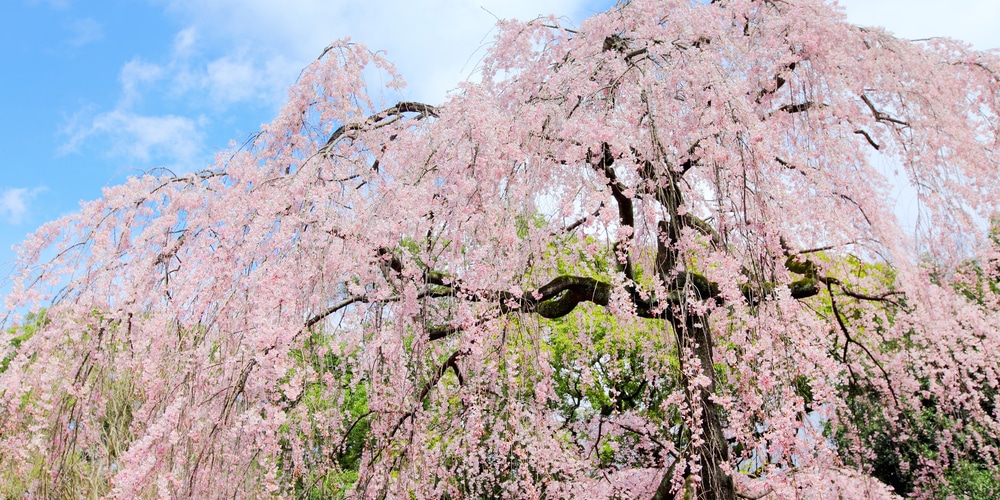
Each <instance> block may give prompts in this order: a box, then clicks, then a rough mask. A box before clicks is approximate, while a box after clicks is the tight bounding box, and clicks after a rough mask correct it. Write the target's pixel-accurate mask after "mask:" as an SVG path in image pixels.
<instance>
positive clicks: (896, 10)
mask: <svg viewBox="0 0 1000 500" xmlns="http://www.w3.org/2000/svg"><path fill="white" fill-rule="evenodd" d="M610 3H612V2H611V1H610V0H506V1H503V0H382V1H376V0H372V1H369V2H347V1H344V0H284V1H276V0H105V1H83V0H4V2H3V6H2V7H0V46H2V47H3V48H2V49H0V65H2V66H0V67H3V68H4V71H3V75H4V76H3V77H0V110H2V112H3V114H2V116H0V150H2V151H3V156H2V159H0V289H2V288H4V287H3V282H4V281H5V280H3V279H2V276H5V275H6V274H7V272H8V270H9V269H10V262H11V260H12V259H13V258H14V255H15V254H14V252H13V251H12V250H11V249H10V248H11V246H12V245H14V244H16V243H17V242H19V241H21V240H22V239H23V238H24V237H25V235H27V234H28V233H30V232H32V231H34V230H35V229H36V228H37V227H38V226H39V225H41V224H42V223H44V222H46V221H48V220H52V219H54V218H57V217H59V216H60V215H64V214H67V213H71V212H73V211H74V210H76V208H77V207H78V205H79V202H80V201H81V200H89V199H94V198H97V197H99V196H100V194H101V188H102V187H104V186H107V185H111V184H117V183H120V182H123V181H124V180H125V178H126V177H127V176H129V175H135V174H138V173H142V172H144V171H147V170H150V169H153V168H157V167H166V168H170V169H172V170H174V171H191V170H198V169H201V168H205V167H206V166H208V165H209V164H211V162H212V158H213V156H214V154H215V153H217V152H220V151H223V150H225V149H226V148H227V147H228V145H229V143H230V141H242V140H244V139H245V138H246V137H247V136H248V135H249V134H250V133H252V132H254V131H255V130H257V128H258V127H259V126H260V124H261V123H263V122H266V121H269V120H270V119H271V118H272V117H273V116H274V115H275V113H276V112H277V109H278V107H279V106H280V105H281V102H282V100H283V98H284V96H285V88H286V87H287V86H288V85H290V84H291V83H292V82H293V81H294V80H295V78H296V76H297V75H298V73H299V70H300V69H301V68H302V67H303V66H305V65H306V64H307V63H308V62H309V61H310V60H311V59H313V58H315V57H316V56H317V55H318V54H319V53H320V52H321V51H322V49H323V47H324V46H326V45H327V44H328V43H329V42H330V41H332V40H334V39H338V38H342V37H345V36H350V37H351V38H352V39H353V40H355V41H359V42H363V43H365V44H367V45H368V46H369V47H371V48H373V49H384V50H386V51H387V52H388V56H389V58H390V59H391V60H393V61H395V62H396V63H397V65H398V66H399V69H400V70H401V72H402V74H403V75H404V76H405V77H406V79H407V81H408V82H409V84H410V85H409V87H408V90H407V95H406V96H404V97H406V98H409V99H415V100H423V101H427V102H439V101H440V100H441V99H442V97H443V96H444V95H445V93H446V92H447V90H449V89H451V88H453V87H454V86H455V85H456V83H457V82H458V81H460V80H461V79H463V78H465V77H467V76H468V75H469V73H470V72H472V71H473V69H474V68H475V65H476V61H478V58H479V57H480V56H481V54H482V47H483V45H484V44H485V43H486V42H488V41H489V39H490V31H491V27H492V25H493V23H494V21H495V19H496V17H519V18H523V19H529V18H533V17H536V16H538V15H541V14H548V13H555V14H557V15H561V16H564V17H565V18H566V19H568V20H569V22H578V21H579V20H580V19H583V18H585V17H586V16H587V15H589V14H592V13H594V12H596V11H598V10H600V9H601V8H602V7H605V6H607V5H609V4H610ZM840 3H841V5H843V6H844V7H845V8H846V9H847V12H848V15H849V17H850V19H851V20H852V21H853V22H855V23H858V24H864V25H879V26H885V27H887V28H889V30H891V31H893V32H895V33H896V34H897V35H900V36H904V37H908V38H923V37H928V36H951V37H954V38H960V39H963V40H966V41H969V42H971V43H973V44H975V46H976V47H977V48H980V49H987V48H995V47H1000V32H998V30H996V26H1000V1H997V0H962V1H958V0H956V1H954V2H941V1H939V0H841V2H840Z"/></svg>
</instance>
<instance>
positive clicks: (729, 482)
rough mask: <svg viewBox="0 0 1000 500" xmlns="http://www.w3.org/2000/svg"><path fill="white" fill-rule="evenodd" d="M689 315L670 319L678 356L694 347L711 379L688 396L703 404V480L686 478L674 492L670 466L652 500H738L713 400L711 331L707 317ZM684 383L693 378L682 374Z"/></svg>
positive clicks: (701, 460) (701, 450)
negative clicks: (696, 392)
mask: <svg viewBox="0 0 1000 500" xmlns="http://www.w3.org/2000/svg"><path fill="white" fill-rule="evenodd" d="M686 318H687V319H686V321H685V320H684V319H683V318H680V317H672V318H671V321H670V323H671V326H672V327H673V328H674V331H675V332H676V335H677V342H678V349H677V351H678V355H679V356H680V355H681V354H680V353H681V351H682V349H683V347H685V346H691V347H693V351H694V353H695V355H696V356H698V360H699V361H700V363H701V370H702V374H704V375H705V376H706V377H708V379H709V380H710V381H711V383H710V384H709V385H708V387H703V388H701V389H700V390H699V391H698V392H699V394H697V395H696V396H695V395H690V396H689V399H695V398H697V399H695V400H694V401H689V403H690V404H691V405H692V406H694V405H695V404H700V406H701V411H702V415H701V417H702V420H701V434H702V439H703V440H704V444H703V445H702V446H701V448H700V449H699V450H698V453H699V462H700V464H701V472H700V476H701V481H700V483H699V484H691V483H690V482H688V481H685V484H684V486H683V487H682V489H681V490H680V491H676V492H674V493H671V491H670V487H671V481H672V479H673V472H674V468H673V467H670V468H669V469H668V470H667V472H666V473H665V474H664V476H663V479H662V480H661V481H660V485H659V486H658V487H657V490H656V494H655V495H654V496H653V500H667V499H671V498H678V499H684V500H689V499H690V500H693V499H694V498H698V499H705V500H736V487H735V484H734V483H733V478H732V477H731V476H730V475H729V474H728V473H726V471H725V470H724V469H723V464H724V463H727V462H728V461H729V443H728V442H727V441H726V436H725V434H724V433H723V430H722V414H721V410H720V408H719V405H717V404H715V403H714V402H713V401H712V400H711V396H712V394H714V393H715V388H716V376H715V365H714V364H713V362H712V333H711V331H710V330H709V328H708V316H704V315H702V316H698V315H687V317H686ZM681 363H682V365H681V366H682V367H683V363H684V361H683V357H681ZM681 382H682V383H683V384H684V385H685V386H689V384H690V380H688V379H687V377H683V376H682V380H681ZM691 396H694V397H691ZM689 488H692V489H693V490H694V492H696V495H697V496H689V495H690V493H691V492H690V490H689Z"/></svg>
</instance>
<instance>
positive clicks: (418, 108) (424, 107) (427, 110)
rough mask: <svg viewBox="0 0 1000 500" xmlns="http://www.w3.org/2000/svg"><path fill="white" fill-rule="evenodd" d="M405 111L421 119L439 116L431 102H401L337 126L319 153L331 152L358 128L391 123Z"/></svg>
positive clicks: (363, 128) (362, 128)
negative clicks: (361, 119)
mask: <svg viewBox="0 0 1000 500" xmlns="http://www.w3.org/2000/svg"><path fill="white" fill-rule="evenodd" d="M403 113H419V115H418V116H417V119H421V118H423V117H425V116H431V117H434V118H437V117H438V109H437V108H436V107H434V106H431V105H429V104H423V103H419V102H408V101H407V102H400V103H398V104H396V105H395V106H391V107H389V108H386V109H384V110H382V111H380V112H378V113H375V114H374V115H371V116H369V117H368V118H367V119H366V120H365V121H363V122H360V123H345V124H343V125H341V126H340V127H338V128H337V130H334V131H333V134H331V135H330V138H329V139H328V140H327V141H326V144H324V145H323V147H321V148H319V151H318V153H319V154H320V155H324V156H325V155H327V154H329V153H330V150H332V149H333V145H334V144H336V143H337V141H338V140H340V138H341V137H343V136H344V135H345V134H347V133H348V132H352V131H356V130H365V129H367V128H369V127H371V128H378V127H381V126H384V125H387V124H388V123H391V121H390V122H386V120H389V119H393V120H392V121H395V119H398V118H399V117H401V116H402V115H403ZM380 122H382V123H380Z"/></svg>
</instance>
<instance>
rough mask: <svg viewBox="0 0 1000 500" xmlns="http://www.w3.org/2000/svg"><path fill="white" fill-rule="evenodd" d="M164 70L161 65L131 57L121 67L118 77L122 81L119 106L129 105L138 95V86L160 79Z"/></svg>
mask: <svg viewBox="0 0 1000 500" xmlns="http://www.w3.org/2000/svg"><path fill="white" fill-rule="evenodd" d="M163 73H164V70H163V67H162V66H159V65H156V64H152V63H148V62H145V61H142V60H140V59H132V60H131V61H129V62H127V63H125V66H123V67H122V70H121V74H120V76H119V78H120V79H121V82H122V92H123V94H124V95H123V96H122V103H121V104H120V105H119V106H120V107H128V106H131V105H132V104H133V103H134V102H135V101H136V100H138V99H139V97H140V93H139V91H140V89H139V86H140V85H143V84H148V83H151V82H154V81H156V80H158V79H160V78H161V77H162V76H163Z"/></svg>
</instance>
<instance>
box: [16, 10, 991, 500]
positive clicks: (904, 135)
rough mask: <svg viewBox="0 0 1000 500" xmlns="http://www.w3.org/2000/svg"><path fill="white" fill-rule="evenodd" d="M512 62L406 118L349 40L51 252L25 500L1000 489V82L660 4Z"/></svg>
mask: <svg viewBox="0 0 1000 500" xmlns="http://www.w3.org/2000/svg"><path fill="white" fill-rule="evenodd" d="M481 67H482V77H481V79H480V80H479V81H477V82H469V83H464V84H462V85H461V86H460V87H459V88H458V89H457V90H456V91H455V92H454V93H452V94H451V96H450V97H449V98H448V99H447V101H446V102H444V103H441V104H439V105H432V104H426V103H417V102H406V101H401V102H396V100H395V98H394V96H398V95H399V93H398V91H399V89H401V88H402V86H403V85H404V83H403V80H402V79H401V77H400V76H399V75H397V74H396V73H395V72H394V69H393V66H392V64H391V63H389V62H388V61H386V60H385V59H384V58H383V57H382V56H381V55H379V54H378V53H373V52H372V51H370V50H369V49H367V48H366V47H364V46H362V45H360V44H358V43H351V42H346V41H344V42H337V43H334V44H332V45H331V46H329V47H328V48H327V49H326V50H325V51H323V53H322V55H321V56H320V57H319V58H318V60H316V61H315V62H314V63H313V64H311V65H310V66H309V67H308V68H306V69H305V70H304V71H303V73H302V75H301V76H300V78H299V79H298V81H297V83H296V84H295V85H294V86H293V87H292V88H291V89H290V91H289V99H288V102H287V104H286V105H285V106H284V108H283V109H282V111H281V113H280V115H279V116H278V117H277V118H276V119H275V120H274V122H272V123H270V124H268V125H265V126H264V127H263V128H262V130H261V131H260V132H259V133H258V134H257V135H255V136H254V137H253V138H252V139H251V140H249V141H247V143H245V144H244V145H243V146H242V147H238V148H234V149H233V150H232V151H229V152H226V153H223V154H220V155H219V156H218V159H217V162H216V164H215V165H213V166H212V167H211V168H210V169H208V170H205V171H202V172H198V173H193V174H188V175H180V176H173V175H171V176H154V175H148V176H144V177H140V178H133V179H130V180H129V181H128V182H127V183H126V184H124V185H121V186H115V187H109V188H107V189H106V190H105V192H104V196H103V198H101V199H99V200H97V201H93V202H89V203H86V204H84V205H83V206H82V208H81V210H80V212H79V213H77V214H74V215H70V216H67V217H65V218H63V219H61V220H58V221H55V222H52V223H49V224H47V225H45V226H44V227H42V228H41V229H40V230H39V231H38V232H37V233H36V234H34V235H33V236H31V237H30V239H29V240H28V241H26V242H25V243H24V244H23V246H22V247H21V249H20V253H19V255H20V265H19V268H18V271H17V273H18V274H17V275H16V276H15V277H14V287H13V288H14V290H13V292H12V293H11V294H10V295H9V296H8V297H7V304H6V307H7V310H8V311H9V312H8V319H7V320H6V323H5V325H6V326H7V327H8V333H7V334H6V335H4V336H3V339H4V340H3V343H2V344H0V346H2V349H3V350H2V352H0V354H2V355H3V359H4V361H3V365H2V368H0V369H2V373H0V380H2V384H0V408H2V409H0V429H2V433H0V474H2V475H3V476H2V480H0V483H5V484H6V485H7V486H5V488H7V489H6V490H3V491H4V493H5V494H7V495H10V496H14V495H21V494H25V493H27V494H32V495H39V496H72V495H74V494H75V493H74V492H77V493H79V492H87V493H86V494H88V495H95V496H102V495H110V496H113V497H120V498H137V497H143V498H145V497H153V496H160V497H172V496H178V497H197V498H223V497H225V498H233V497H263V496H279V497H288V498H292V497H297V498H330V497H335V498H337V497H343V498H453V499H454V498H582V497H588V498H660V499H662V498H675V497H676V498H691V496H690V495H695V494H696V495H698V498H712V499H734V498H737V497H742V498H786V497H794V496H795V495H796V494H797V493H801V492H802V491H807V492H809V493H810V494H809V495H807V496H808V497H810V498H864V497H870V498H889V497H892V496H894V495H897V494H899V495H914V496H920V497H935V496H939V495H947V494H949V493H963V492H965V494H972V493H969V492H970V491H972V490H971V489H968V488H973V487H976V488H980V487H985V488H987V489H988V488H990V487H993V486H990V485H991V484H992V485H994V486H995V485H996V484H997V481H998V478H996V477H995V476H993V473H992V472H990V471H991V470H994V468H995V467H997V465H998V460H1000V456H998V453H1000V449H998V445H1000V422H998V420H997V411H996V403H997V388H998V375H1000V373H998V372H1000V360H998V357H997V354H996V353H998V352H1000V307H998V306H1000V295H998V293H1000V290H998V286H997V282H998V278H1000V265H998V262H1000V251H998V243H997V238H996V234H995V233H993V232H991V230H990V229H991V225H993V224H994V223H995V221H996V217H997V216H998V214H1000V210H998V208H1000V207H998V205H1000V186H998V184H997V180H998V178H1000V168H998V163H997V162H998V158H997V156H996V154H997V153H996V148H997V146H998V144H997V142H998V125H1000V124H998V110H1000V100H998V99H1000V75H998V74H997V71H998V70H1000V59H998V58H997V57H996V56H995V55H993V54H991V53H983V52H977V51H974V50H971V49H970V48H969V47H968V46H967V45H964V44H962V43H960V42H956V41H952V40H946V39H933V40H923V41H907V40H901V39H898V38H895V37H893V36H891V35H890V34H888V33H886V32H884V31H882V30H879V29H873V28H861V27H857V26H853V25H850V24H848V23H846V22H845V20H844V16H843V13H842V12H840V11H839V10H837V9H836V8H835V7H833V6H830V5H828V4H826V3H825V2H823V1H821V0H715V1H713V2H711V3H709V4H702V3H700V2H691V1H689V0H634V1H630V2H626V3H623V4H621V5H619V6H616V7H615V8H613V9H612V10H610V11H608V12H605V13H602V14H598V15H596V16H594V17H592V18H590V19H588V20H586V21H585V22H583V23H582V24H581V25H580V26H578V27H573V28H569V27H566V26H563V25H561V24H560V21H559V20H558V19H556V18H549V19H538V20H535V21H532V22H515V21H503V22H501V23H500V24H499V26H498V35H497V38H496V40H495V44H494V45H493V47H492V48H491V49H490V51H489V53H488V55H487V56H486V57H485V58H484V59H483V61H482V62H481ZM894 170H898V172H894ZM901 182H903V183H907V184H909V185H911V186H913V189H914V190H915V191H916V195H917V197H918V200H919V205H920V217H919V221H918V226H917V228H916V230H915V231H914V233H913V234H911V233H910V232H909V231H904V230H903V229H901V228H900V223H899V220H898V217H897V214H896V211H895V209H894V207H895V200H894V195H893V192H894V190H895V189H896V185H897V184H898V183H901ZM914 235H915V236H916V238H915V237H914ZM42 308H44V310H42ZM26 310H31V311H33V312H34V313H36V314H35V315H34V316H32V317H30V318H27V319H26V320H20V319H18V318H17V312H18V311H26ZM963 478H964V479H963ZM968 478H972V479H968ZM963 481H965V482H963ZM976 481H979V482H976ZM991 481H992V483H991ZM973 483H975V484H976V485H978V486H969V485H971V484H973ZM984 484H985V486H983V485H984ZM963 485H964V486H963ZM949 488H950V489H949ZM955 488H967V489H966V490H958V489H955Z"/></svg>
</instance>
